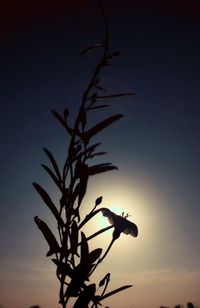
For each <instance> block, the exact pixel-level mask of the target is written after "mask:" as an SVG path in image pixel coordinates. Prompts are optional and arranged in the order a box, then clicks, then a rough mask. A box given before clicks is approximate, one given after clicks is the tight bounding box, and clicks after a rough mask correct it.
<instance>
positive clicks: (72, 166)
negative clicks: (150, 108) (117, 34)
mask: <svg viewBox="0 0 200 308" xmlns="http://www.w3.org/2000/svg"><path fill="white" fill-rule="evenodd" d="M97 2H98V5H99V8H100V12H101V14H102V17H103V20H104V25H105V37H104V40H103V42H101V43H97V44H95V45H93V46H91V47H89V48H87V49H85V50H84V51H83V52H82V53H81V56H84V55H86V54H88V53H90V52H92V51H95V50H96V49H99V48H100V49H102V56H101V59H100V61H99V62H98V63H97V65H96V67H95V69H94V72H93V75H92V77H91V80H90V81H89V83H88V86H87V88H86V90H85V91H84V93H83V95H82V101H81V104H80V108H79V111H78V115H77V117H76V119H75V122H74V126H73V127H71V126H70V125H69V121H68V118H69V116H70V112H69V110H68V108H66V109H65V110H64V112H63V114H59V113H58V112H57V111H52V112H53V115H54V116H55V118H56V119H57V120H58V122H59V123H60V124H61V125H62V126H63V128H64V130H65V131H66V134H67V135H68V136H69V137H70V142H69V146H68V153H67V157H66V160H65V162H64V164H63V167H62V169H60V168H59V166H58V163H57V162H56V159H55V158H54V155H53V154H52V152H51V151H49V150H48V149H47V148H44V152H45V154H46V155H47V157H48V159H49V161H50V163H51V168H50V167H48V166H47V165H44V164H43V165H42V167H43V168H44V169H45V170H46V172H47V173H48V175H49V176H50V177H51V178H52V180H53V181H54V183H55V184H56V186H57V188H58V190H59V192H60V202H59V205H57V206H56V205H55V204H54V202H53V201H52V200H51V198H50V196H49V194H48V193H47V192H46V191H45V190H44V188H42V187H41V186H40V185H39V184H37V183H33V185H34V187H35V189H36V190H37V192H38V193H39V195H40V196H41V197H42V199H43V201H44V203H45V204H46V205H47V207H48V208H49V209H50V211H51V212H52V214H53V216H54V217H55V220H56V223H57V228H58V236H57V238H56V237H55V236H54V234H53V232H52V231H51V229H50V228H49V226H48V225H47V224H46V223H45V222H44V221H43V220H41V219H40V218H38V216H36V217H35V219H34V220H35V223H36V224H37V226H38V228H39V229H40V230H41V232H42V233H43V235H44V237H45V239H46V241H47V243H48V245H49V251H48V252H47V257H49V256H50V257H51V256H52V255H54V257H53V258H52V261H53V263H54V264H55V266H56V275H57V278H58V280H59V282H60V291H59V303H60V304H61V305H62V307H63V308H64V307H67V304H68V302H69V299H71V298H75V303H74V306H73V307H74V308H85V307H88V305H89V303H91V307H93V308H95V307H99V305H101V302H102V300H104V299H105V298H108V297H110V296H112V295H114V294H115V293H117V292H120V291H122V290H125V289H127V288H129V287H131V285H125V286H122V287H119V288H118V289H115V290H113V291H111V292H107V293H106V290H107V287H108V284H109V282H110V273H107V274H106V275H105V276H104V278H103V279H102V280H101V281H100V282H99V284H98V286H96V284H95V283H90V279H91V275H92V274H93V272H94V271H95V269H96V268H97V266H98V265H99V264H100V262H102V261H103V260H104V258H105V257H106V255H107V253H108V252H109V250H110V248H111V246H112V245H113V243H114V242H115V240H116V239H118V238H119V236H120V234H121V233H122V232H123V233H125V234H130V235H132V236H133V237H136V236H137V235H138V229H137V226H136V225H135V224H134V223H132V222H130V221H128V220H127V218H128V214H127V215H124V214H122V216H119V215H116V214H115V213H113V212H111V211H110V210H109V209H107V208H104V207H100V208H99V206H100V204H101V203H102V196H100V197H98V198H97V199H96V201H95V204H94V207H93V208H92V209H91V210H90V211H89V212H88V214H87V215H86V216H85V218H82V217H81V213H80V208H81V205H82V201H83V198H84V196H85V194H86V192H87V187H88V180H89V178H90V177H91V176H94V175H97V174H100V173H104V172H107V171H111V170H116V169H117V167H116V166H113V165H112V164H111V163H100V164H91V163H89V162H91V161H92V160H93V158H96V157H99V156H102V155H105V154H106V153H105V152H103V151H100V150H99V147H100V143H93V138H94V137H95V136H96V135H97V134H98V133H99V132H101V131H103V130H104V129H105V128H107V127H108V126H110V125H111V124H113V123H114V122H116V121H118V120H119V119H121V118H122V117H123V115H122V114H114V115H112V116H109V117H107V118H105V119H104V120H102V121H100V122H98V123H96V124H95V125H93V126H92V127H88V114H89V113H93V112H97V111H98V110H99V109H105V108H106V107H107V106H108V104H104V103H102V101H104V100H109V99H113V98H116V97H122V96H126V95H133V94H134V93H115V94H109V93H108V92H107V90H106V89H105V88H104V87H103V86H102V84H101V80H100V74H101V72H102V71H103V70H104V69H106V68H107V67H108V66H109V65H110V64H111V61H112V60H113V59H114V58H115V57H117V56H118V55H119V54H120V53H119V52H110V51H109V32H108V23H107V19H106V16H105V12H104V9H103V6H102V3H101V1H100V0H99V1H97ZM99 212H102V214H103V215H104V216H105V217H107V218H108V220H109V222H110V224H111V225H109V226H108V227H106V228H103V229H101V230H99V231H96V232H95V233H93V234H92V235H90V236H88V237H86V235H85V233H84V232H83V231H82V230H83V229H82V228H83V226H86V225H87V224H88V222H89V221H90V220H91V219H92V218H93V217H94V216H95V215H96V214H98V213H99ZM110 228H114V231H113V235H112V238H111V242H110V244H109V246H108V248H107V249H106V251H105V252H104V253H103V251H102V249H101V248H96V249H94V250H92V251H90V249H89V245H88V242H89V241H90V240H91V239H92V238H94V237H96V236H99V235H100V234H101V233H103V232H105V231H107V230H109V229H110ZM97 289H98V290H97Z"/></svg>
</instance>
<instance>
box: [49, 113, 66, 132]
mask: <svg viewBox="0 0 200 308" xmlns="http://www.w3.org/2000/svg"><path fill="white" fill-rule="evenodd" d="M52 113H53V115H54V117H55V118H56V119H57V120H58V121H59V122H60V123H61V124H62V125H63V126H64V127H65V128H66V122H65V120H64V119H63V117H62V116H61V115H60V114H59V113H58V112H57V111H55V110H52Z"/></svg>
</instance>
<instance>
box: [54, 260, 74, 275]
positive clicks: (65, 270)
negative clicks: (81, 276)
mask: <svg viewBox="0 0 200 308" xmlns="http://www.w3.org/2000/svg"><path fill="white" fill-rule="evenodd" d="M52 261H53V262H54V263H55V265H56V266H57V275H61V274H62V275H64V276H69V277H72V275H73V270H72V268H71V267H70V265H69V264H66V263H64V262H62V261H60V260H57V259H52Z"/></svg>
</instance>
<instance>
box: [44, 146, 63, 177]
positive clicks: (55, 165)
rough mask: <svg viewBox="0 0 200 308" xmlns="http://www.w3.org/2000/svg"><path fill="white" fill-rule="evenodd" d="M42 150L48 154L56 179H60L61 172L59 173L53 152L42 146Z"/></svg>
mask: <svg viewBox="0 0 200 308" xmlns="http://www.w3.org/2000/svg"><path fill="white" fill-rule="evenodd" d="M44 152H45V153H46V155H47V156H48V158H49V160H50V161H51V163H52V166H53V168H54V170H55V172H56V175H57V177H58V179H59V180H60V181H61V174H60V171H59V168H58V165H57V163H56V160H55V158H54V157H53V154H52V153H51V152H50V151H49V150H48V149H47V148H44Z"/></svg>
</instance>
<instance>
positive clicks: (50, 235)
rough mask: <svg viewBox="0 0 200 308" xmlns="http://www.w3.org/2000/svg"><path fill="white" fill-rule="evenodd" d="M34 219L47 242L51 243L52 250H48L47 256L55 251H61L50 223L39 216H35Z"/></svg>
mask: <svg viewBox="0 0 200 308" xmlns="http://www.w3.org/2000/svg"><path fill="white" fill-rule="evenodd" d="M34 221H35V223H36V224H37V226H38V228H39V229H40V230H41V232H42V233H43V235H44V237H45V239H46V241H47V243H48V244H49V247H50V250H49V251H48V252H47V257H49V256H51V255H52V254H54V253H57V252H60V247H59V245H58V242H57V240H56V238H55V236H54V235H53V233H52V232H51V230H50V229H49V227H48V225H47V224H46V223H45V222H44V221H43V220H41V219H39V218H38V216H35V218H34Z"/></svg>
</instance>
